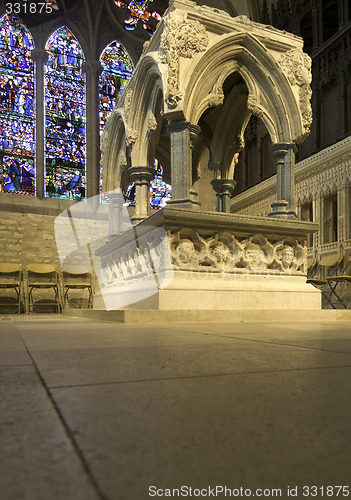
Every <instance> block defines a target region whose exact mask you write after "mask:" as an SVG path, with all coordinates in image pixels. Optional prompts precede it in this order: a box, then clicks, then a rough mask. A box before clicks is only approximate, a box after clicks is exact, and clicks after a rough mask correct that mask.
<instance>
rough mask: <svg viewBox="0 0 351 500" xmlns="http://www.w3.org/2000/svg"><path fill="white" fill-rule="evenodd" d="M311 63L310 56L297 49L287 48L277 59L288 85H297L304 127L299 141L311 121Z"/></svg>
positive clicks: (305, 135)
mask: <svg viewBox="0 0 351 500" xmlns="http://www.w3.org/2000/svg"><path fill="white" fill-rule="evenodd" d="M311 64H312V62H311V58H310V57H309V56H308V55H307V54H305V53H303V52H301V51H300V50H298V49H291V50H288V51H287V52H285V53H284V54H282V56H281V57H280V59H279V65H280V67H281V69H282V70H283V72H284V74H285V76H286V77H287V79H288V81H289V83H290V85H291V86H295V85H297V86H298V87H299V107H300V111H301V116H302V123H303V127H304V134H303V136H302V137H300V138H299V141H301V142H302V141H303V140H304V139H305V138H306V137H307V135H308V134H309V132H310V125H311V123H312V107H311V96H312V90H311V81H312V74H311Z"/></svg>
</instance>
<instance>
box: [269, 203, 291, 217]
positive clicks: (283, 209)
mask: <svg viewBox="0 0 351 500" xmlns="http://www.w3.org/2000/svg"><path fill="white" fill-rule="evenodd" d="M288 205H289V203H288V202H287V201H285V200H277V201H275V202H273V203H272V204H271V207H272V212H270V213H269V214H268V217H275V218H277V219H290V220H291V219H293V220H294V219H297V218H298V217H297V213H296V212H294V210H287V206H288Z"/></svg>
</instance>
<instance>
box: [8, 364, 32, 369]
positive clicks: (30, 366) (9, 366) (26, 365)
mask: <svg viewBox="0 0 351 500" xmlns="http://www.w3.org/2000/svg"><path fill="white" fill-rule="evenodd" d="M25 367H27V368H33V363H22V364H19V365H0V370H1V369H2V368H25Z"/></svg>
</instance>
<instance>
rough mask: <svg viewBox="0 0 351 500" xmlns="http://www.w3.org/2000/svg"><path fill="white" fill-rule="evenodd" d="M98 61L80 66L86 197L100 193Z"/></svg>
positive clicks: (100, 69)
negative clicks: (83, 83) (83, 95)
mask: <svg viewBox="0 0 351 500" xmlns="http://www.w3.org/2000/svg"><path fill="white" fill-rule="evenodd" d="M102 69H103V68H102V65H101V63H100V62H99V61H95V60H87V61H85V62H84V63H83V65H82V70H83V72H84V73H85V74H86V166H85V168H86V196H87V197H88V198H91V197H92V196H96V195H98V194H99V193H100V159H101V158H100V156H101V153H100V123H99V76H100V74H101V73H102Z"/></svg>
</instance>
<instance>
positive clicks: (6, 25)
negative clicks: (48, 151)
mask: <svg viewBox="0 0 351 500" xmlns="http://www.w3.org/2000/svg"><path fill="white" fill-rule="evenodd" d="M33 48H34V44H33V41H32V37H31V35H30V33H29V31H28V30H27V28H26V27H25V25H24V24H23V23H22V21H21V20H20V19H19V18H18V17H16V16H14V15H7V16H4V17H3V18H2V19H0V172H1V183H0V191H2V192H8V193H17V194H31V195H34V193H35V168H34V156H35V142H34V128H35V118H34V63H33V61H32V59H31V57H30V51H31V50H32V49H33Z"/></svg>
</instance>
